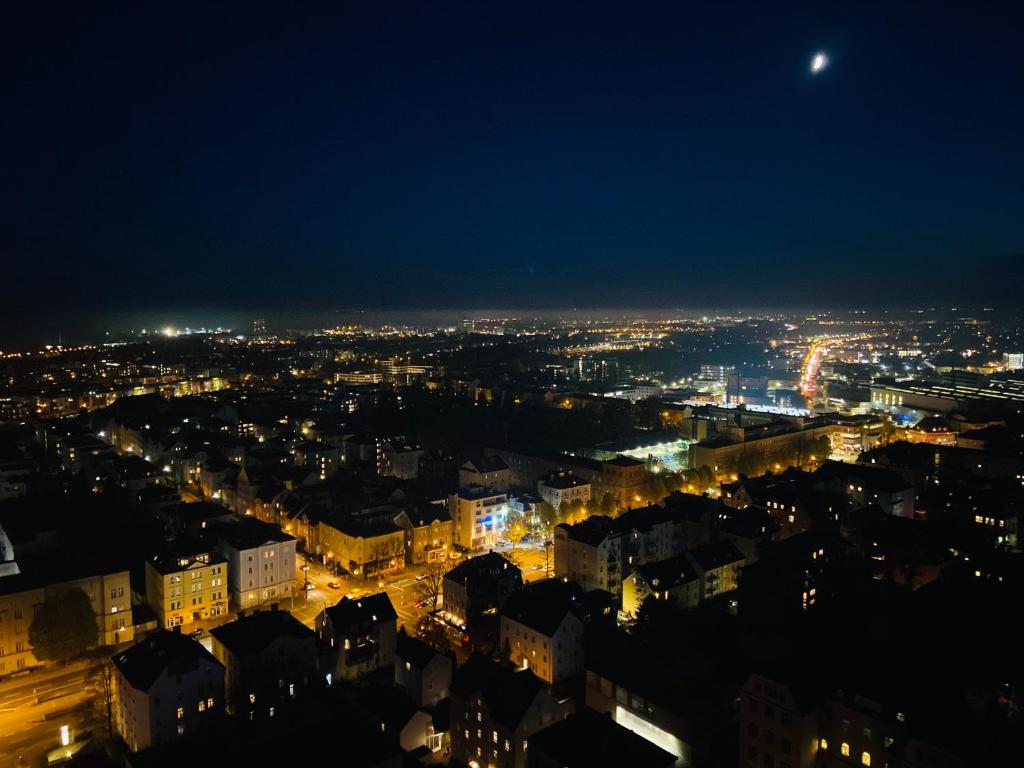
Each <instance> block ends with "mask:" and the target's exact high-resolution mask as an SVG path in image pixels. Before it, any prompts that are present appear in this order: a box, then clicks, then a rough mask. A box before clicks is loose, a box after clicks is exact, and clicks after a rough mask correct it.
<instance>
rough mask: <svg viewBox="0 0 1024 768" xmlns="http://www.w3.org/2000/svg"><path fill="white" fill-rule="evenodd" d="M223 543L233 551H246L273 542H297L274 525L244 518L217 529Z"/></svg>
mask: <svg viewBox="0 0 1024 768" xmlns="http://www.w3.org/2000/svg"><path fill="white" fill-rule="evenodd" d="M217 535H218V536H219V537H220V539H221V541H224V542H225V543H227V544H228V545H229V546H230V547H231V548H232V549H237V550H245V549H255V548H256V547H258V546H260V545H262V544H266V543H267V542H269V541H272V542H279V543H280V542H286V541H295V540H296V539H295V537H294V536H291V535H289V534H287V533H285V532H284V531H282V530H281V529H280V528H278V527H277V526H276V525H274V524H272V523H265V522H263V521H262V520H257V519H256V518H254V517H243V518H242V519H241V520H239V521H238V522H237V523H228V524H226V525H223V526H221V527H219V528H218V529H217Z"/></svg>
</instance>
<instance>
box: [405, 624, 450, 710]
mask: <svg viewBox="0 0 1024 768" xmlns="http://www.w3.org/2000/svg"><path fill="white" fill-rule="evenodd" d="M454 667H455V662H454V660H453V658H452V656H451V655H449V654H446V653H440V652H438V651H435V650H434V649H433V648H431V647H430V646H429V645H427V644H426V643H425V642H423V641H422V640H420V639H419V638H417V637H410V636H409V635H407V634H406V633H405V630H404V629H402V630H399V632H398V638H397V643H396V646H395V684H396V685H398V686H399V687H401V688H402V689H403V690H404V691H405V692H406V694H407V695H408V697H409V699H410V700H411V701H412V703H413V704H415V705H416V706H417V707H432V706H434V705H435V704H437V703H438V702H440V701H441V700H442V699H446V698H448V693H449V691H450V689H451V684H452V671H453V669H454Z"/></svg>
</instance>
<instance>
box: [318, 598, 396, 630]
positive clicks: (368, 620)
mask: <svg viewBox="0 0 1024 768" xmlns="http://www.w3.org/2000/svg"><path fill="white" fill-rule="evenodd" d="M324 610H325V612H326V613H327V616H328V617H329V618H330V620H331V623H332V624H333V625H334V628H335V629H339V628H342V627H351V626H353V625H356V624H378V623H382V622H385V621H395V620H397V619H398V614H397V613H396V612H395V607H394V606H393V605H392V604H391V598H389V597H388V595H387V592H378V593H377V594H375V595H367V596H366V597H358V598H354V599H353V598H351V597H343V598H341V600H339V601H338V602H337V603H336V604H335V605H332V606H330V607H329V608H326V609H324Z"/></svg>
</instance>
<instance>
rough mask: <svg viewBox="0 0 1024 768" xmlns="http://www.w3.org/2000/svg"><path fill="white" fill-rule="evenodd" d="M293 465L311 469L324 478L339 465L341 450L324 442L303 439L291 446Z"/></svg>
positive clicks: (335, 470) (331, 473)
mask: <svg viewBox="0 0 1024 768" xmlns="http://www.w3.org/2000/svg"><path fill="white" fill-rule="evenodd" d="M292 455H293V456H294V457H295V466H296V467H302V468H304V469H308V470H311V471H312V472H313V473H315V475H316V476H317V477H319V478H320V479H321V480H326V479H327V478H328V477H330V476H331V475H333V474H334V473H335V472H337V471H338V469H339V468H340V467H341V451H340V450H339V449H338V448H337V447H335V446H331V445H327V444H326V443H319V442H314V441H312V440H303V441H302V442H300V443H298V444H296V445H295V446H294V447H293V448H292Z"/></svg>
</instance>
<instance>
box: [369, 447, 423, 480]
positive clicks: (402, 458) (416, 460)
mask: <svg viewBox="0 0 1024 768" xmlns="http://www.w3.org/2000/svg"><path fill="white" fill-rule="evenodd" d="M381 451H382V453H381V468H380V473H381V474H382V475H387V476H389V477H397V478H398V479H399V480H414V479H415V478H416V476H417V475H418V474H419V470H420V457H421V456H423V446H422V445H420V444H419V443H415V442H411V441H409V440H402V439H395V440H386V441H384V444H383V446H381Z"/></svg>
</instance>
